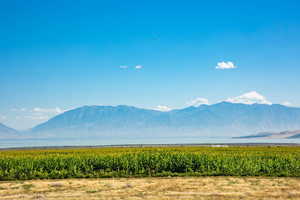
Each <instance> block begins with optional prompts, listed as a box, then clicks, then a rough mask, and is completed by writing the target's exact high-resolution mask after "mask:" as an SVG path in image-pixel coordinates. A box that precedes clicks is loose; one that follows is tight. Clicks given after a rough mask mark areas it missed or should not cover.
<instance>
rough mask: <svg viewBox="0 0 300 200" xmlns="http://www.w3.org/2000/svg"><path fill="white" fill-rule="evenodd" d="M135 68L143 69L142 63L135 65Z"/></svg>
mask: <svg viewBox="0 0 300 200" xmlns="http://www.w3.org/2000/svg"><path fill="white" fill-rule="evenodd" d="M134 68H135V69H142V68H143V66H142V65H137V66H135V67H134Z"/></svg>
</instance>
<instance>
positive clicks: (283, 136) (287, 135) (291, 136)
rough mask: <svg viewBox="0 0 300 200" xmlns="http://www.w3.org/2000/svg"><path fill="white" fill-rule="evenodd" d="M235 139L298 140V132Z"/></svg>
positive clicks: (299, 134) (266, 133)
mask: <svg viewBox="0 0 300 200" xmlns="http://www.w3.org/2000/svg"><path fill="white" fill-rule="evenodd" d="M236 138H237V139H251V138H252V139H257V138H261V139H296V138H300V130H297V131H282V132H279V133H268V132H265V133H258V134H255V135H248V136H242V137H236Z"/></svg>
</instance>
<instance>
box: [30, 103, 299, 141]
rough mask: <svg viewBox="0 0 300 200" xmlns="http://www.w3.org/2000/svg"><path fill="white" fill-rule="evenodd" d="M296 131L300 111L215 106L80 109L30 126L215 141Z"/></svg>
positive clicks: (81, 133) (52, 131)
mask: <svg viewBox="0 0 300 200" xmlns="http://www.w3.org/2000/svg"><path fill="white" fill-rule="evenodd" d="M296 129H300V108H293V107H286V106H283V105H280V104H272V105H264V104H251V105H249V104H240V103H229V102H220V103H217V104H213V105H200V106H198V107H193V106H190V107H186V108H183V109H176V110H171V111H167V112H163V111H157V110H151V109H144V108H137V107H134V106H126V105H119V106H95V105H93V106H82V107H79V108H75V109H73V110H69V111H66V112H64V113H62V114H59V115H57V116H55V117H53V118H51V119H49V120H48V121H47V122H45V123H42V124H39V125H37V126H35V127H33V128H32V129H31V130H30V132H31V133H34V134H35V135H36V136H46V135H47V136H50V137H52V136H54V137H60V136H67V137H95V136H100V137H144V136H147V137H148V136H151V137H162V136H164V137H172V136H173V137H175V136H196V137H215V136H217V137H219V136H226V137H231V136H246V135H247V134H251V133H253V132H256V133H257V132H264V131H283V130H296Z"/></svg>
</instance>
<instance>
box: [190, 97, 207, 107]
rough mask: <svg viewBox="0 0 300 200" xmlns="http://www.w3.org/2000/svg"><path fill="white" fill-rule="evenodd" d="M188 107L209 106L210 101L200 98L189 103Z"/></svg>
mask: <svg viewBox="0 0 300 200" xmlns="http://www.w3.org/2000/svg"><path fill="white" fill-rule="evenodd" d="M187 105H189V106H195V107H198V106H201V105H209V101H208V99H205V98H201V97H198V98H196V99H194V100H192V101H190V102H187Z"/></svg>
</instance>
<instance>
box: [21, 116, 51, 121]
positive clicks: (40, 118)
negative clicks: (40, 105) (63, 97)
mask: <svg viewBox="0 0 300 200" xmlns="http://www.w3.org/2000/svg"><path fill="white" fill-rule="evenodd" d="M24 118H25V119H31V120H48V119H49V118H50V117H49V116H47V115H26V116H24Z"/></svg>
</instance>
